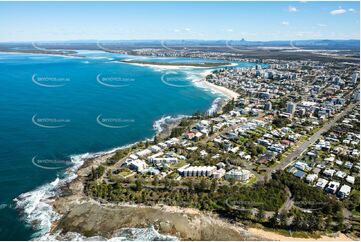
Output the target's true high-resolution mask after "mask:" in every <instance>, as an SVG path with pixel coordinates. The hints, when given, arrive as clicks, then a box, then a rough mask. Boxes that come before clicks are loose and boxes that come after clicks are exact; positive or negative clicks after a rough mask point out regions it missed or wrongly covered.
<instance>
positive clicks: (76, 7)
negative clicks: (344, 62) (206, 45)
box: [0, 1, 360, 42]
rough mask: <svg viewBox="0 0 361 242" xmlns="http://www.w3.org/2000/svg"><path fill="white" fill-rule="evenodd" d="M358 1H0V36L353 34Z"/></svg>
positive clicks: (308, 36) (326, 36)
mask: <svg viewBox="0 0 361 242" xmlns="http://www.w3.org/2000/svg"><path fill="white" fill-rule="evenodd" d="M359 18H360V8H359V2H344V1H342V2H0V41H2V42H3V41H49V40H89V39H95V40H120V39H241V38H245V39H246V40H297V39H359V35H360V32H359V29H360V22H359Z"/></svg>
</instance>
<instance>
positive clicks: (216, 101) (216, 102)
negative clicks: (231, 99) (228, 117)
mask: <svg viewBox="0 0 361 242" xmlns="http://www.w3.org/2000/svg"><path fill="white" fill-rule="evenodd" d="M222 102H223V99H222V98H220V97H217V98H216V99H214V101H213V103H212V105H211V107H210V108H209V109H208V114H209V115H213V114H215V113H216V112H217V111H218V109H219V108H220V105H221V104H222Z"/></svg>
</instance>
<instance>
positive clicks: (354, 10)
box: [348, 8, 356, 13]
mask: <svg viewBox="0 0 361 242" xmlns="http://www.w3.org/2000/svg"><path fill="white" fill-rule="evenodd" d="M348 11H349V12H351V13H356V9H354V8H349V9H348Z"/></svg>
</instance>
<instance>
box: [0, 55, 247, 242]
mask: <svg viewBox="0 0 361 242" xmlns="http://www.w3.org/2000/svg"><path fill="white" fill-rule="evenodd" d="M138 59H139V60H141V61H152V62H153V61H160V62H170V63H172V62H182V63H183V62H184V61H189V62H197V63H198V62H207V61H211V60H204V59H187V58H156V57H139V56H128V55H122V54H112V53H106V52H102V51H79V54H78V56H75V57H73V56H72V57H70V56H55V55H42V54H20V53H16V54H14V53H0V83H1V95H0V136H1V137H0V240H29V239H32V238H38V237H39V236H42V235H43V234H44V233H46V232H47V231H48V229H49V226H50V221H51V220H52V219H54V218H55V217H56V216H57V215H56V214H54V213H53V212H52V210H51V207H49V206H48V205H46V203H45V202H44V200H46V199H47V198H50V197H51V196H54V195H56V188H57V187H58V186H59V185H60V184H61V183H64V182H67V181H69V180H70V179H72V178H74V174H73V173H71V172H74V171H75V170H76V169H77V167H79V166H80V165H81V164H82V158H83V157H85V156H91V155H92V154H94V153H96V152H102V151H107V150H111V149H113V148H116V147H120V146H124V145H127V144H131V143H134V142H137V141H140V140H143V139H145V138H151V137H153V136H154V134H155V133H156V131H157V128H159V127H160V125H159V122H160V120H166V118H165V117H177V116H179V115H191V114H193V113H194V112H196V111H201V112H206V111H207V110H209V109H210V108H211V107H212V103H213V102H214V100H215V99H216V98H217V97H220V94H219V93H214V92H212V91H210V90H207V89H204V88H202V87H200V86H199V85H197V82H196V81H197V80H200V79H201V78H202V77H203V76H204V71H206V70H210V69H209V68H193V67H186V68H176V67H174V68H172V69H168V68H164V67H161V66H158V67H156V66H143V65H134V64H126V63H122V62H119V60H138ZM213 61H214V60H212V62H213ZM237 65H238V66H245V67H248V66H253V65H254V64H252V63H237ZM69 167H72V168H71V170H70V173H67V174H65V173H64V171H65V170H66V168H69Z"/></svg>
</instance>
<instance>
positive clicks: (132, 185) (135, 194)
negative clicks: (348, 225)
mask: <svg viewBox="0 0 361 242" xmlns="http://www.w3.org/2000/svg"><path fill="white" fill-rule="evenodd" d="M98 169H99V168H98ZM98 169H97V170H94V171H93V172H92V174H90V175H89V177H88V181H87V183H86V186H85V192H86V193H87V194H88V195H89V196H91V197H93V198H95V199H97V200H99V201H106V202H114V203H123V202H127V203H129V202H130V203H135V204H144V205H148V206H153V205H155V204H165V205H169V206H180V207H191V208H197V209H200V210H204V211H212V212H216V213H218V214H219V215H221V216H223V217H227V218H228V219H231V220H234V221H241V220H242V221H245V220H249V221H252V222H257V223H261V224H263V225H265V226H267V227H270V228H277V229H292V230H295V231H309V232H312V231H340V230H343V229H344V227H343V217H342V206H343V205H342V203H341V202H339V201H338V200H336V199H334V198H332V197H329V196H327V195H326V194H324V193H323V192H322V191H321V190H319V189H317V188H314V187H310V186H308V185H307V184H305V183H304V182H302V181H301V180H299V179H297V178H295V177H294V176H292V175H291V174H289V173H286V172H277V173H275V174H273V177H272V179H271V180H270V181H268V182H266V183H265V184H255V185H253V186H247V185H244V184H241V183H237V182H231V183H227V184H226V183H221V182H220V181H219V180H217V179H209V178H202V179H193V178H187V179H182V180H181V181H179V180H175V179H170V178H163V179H159V178H158V177H157V176H155V177H154V178H153V179H144V178H141V177H138V178H126V179H119V180H116V181H113V182H110V183H109V182H105V181H104V180H103V181H102V182H100V180H98V179H97V177H99V175H100V174H101V172H102V170H103V169H100V170H98ZM103 173H104V172H103ZM93 174H95V175H93ZM287 190H288V191H287ZM289 199H292V201H293V203H294V206H293V208H292V209H290V210H289V211H284V210H282V207H283V205H284V204H285V203H286V202H287V201H288V200H289Z"/></svg>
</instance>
